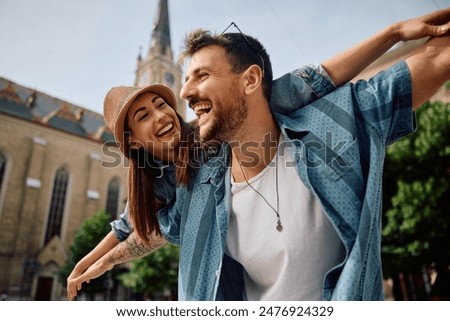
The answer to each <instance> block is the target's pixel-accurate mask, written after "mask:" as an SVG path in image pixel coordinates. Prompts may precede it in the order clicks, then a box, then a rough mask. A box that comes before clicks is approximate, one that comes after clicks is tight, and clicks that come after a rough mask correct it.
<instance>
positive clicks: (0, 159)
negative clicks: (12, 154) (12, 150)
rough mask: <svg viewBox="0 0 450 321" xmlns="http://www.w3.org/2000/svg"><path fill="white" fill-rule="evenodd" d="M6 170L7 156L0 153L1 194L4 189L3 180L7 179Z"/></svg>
mask: <svg viewBox="0 0 450 321" xmlns="http://www.w3.org/2000/svg"><path fill="white" fill-rule="evenodd" d="M5 170H6V156H5V155H4V154H3V153H0V193H1V191H2V187H3V179H4V177H5Z"/></svg>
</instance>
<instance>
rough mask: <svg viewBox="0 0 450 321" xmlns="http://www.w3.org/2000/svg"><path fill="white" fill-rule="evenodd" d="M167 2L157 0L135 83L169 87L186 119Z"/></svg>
mask: <svg viewBox="0 0 450 321" xmlns="http://www.w3.org/2000/svg"><path fill="white" fill-rule="evenodd" d="M167 2H168V1H167V0H159V4H158V9H157V11H156V15H155V20H154V25H153V31H152V36H151V41H150V47H149V50H148V54H147V56H146V57H142V56H141V53H139V56H138V60H137V70H136V80H135V85H136V86H145V85H150V84H155V83H158V84H163V85H166V86H168V87H169V88H171V89H172V91H173V92H174V94H175V97H177V105H178V107H177V111H178V113H179V114H180V115H181V116H182V117H183V118H185V119H186V103H185V101H184V100H183V99H181V98H180V91H181V78H182V67H181V65H180V64H178V63H177V62H175V61H174V57H173V50H172V47H171V41H170V24H169V6H168V3H167Z"/></svg>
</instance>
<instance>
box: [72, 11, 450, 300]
mask: <svg viewBox="0 0 450 321" xmlns="http://www.w3.org/2000/svg"><path fill="white" fill-rule="evenodd" d="M449 12H450V11H449V10H446V11H445V10H444V11H443V13H440V15H442V16H445V17H446V20H445V21H448V14H449ZM435 18H436V17H435ZM423 21H426V19H424V20H423ZM423 21H422V22H423ZM442 22H443V21H442V17H441V20H440V23H442ZM394 29H395V28H394ZM408 30H409V29H408ZM411 30H415V29H414V28H412V29H411ZM444 31H445V30H444ZM403 32H405V31H404V30H403ZM394 33H395V32H394ZM440 34H442V33H440ZM197 36H198V37H197V38H198V39H200V40H198V42H195V41H193V42H192V43H191V44H190V47H189V48H188V49H189V50H188V51H187V56H190V57H191V62H190V66H189V69H188V74H187V78H186V80H187V81H186V84H185V86H184V87H183V90H182V93H181V95H182V96H183V98H185V99H187V100H188V101H189V102H190V105H191V106H192V107H193V108H194V110H195V111H196V113H197V114H198V115H199V126H200V135H201V137H202V139H203V140H204V141H221V142H226V143H229V145H230V146H231V147H232V151H231V155H232V157H231V158H228V156H229V153H228V148H227V146H225V147H224V148H223V149H222V150H221V151H220V154H219V155H218V156H217V157H213V158H211V159H210V161H209V162H208V163H207V164H206V165H205V166H204V167H203V168H202V170H201V171H200V172H199V175H198V177H197V180H196V182H195V184H194V185H193V187H192V188H189V189H177V209H176V211H174V213H175V214H172V213H170V214H169V215H168V217H166V218H165V219H163V220H162V221H160V225H161V230H162V232H163V234H164V236H165V238H166V239H168V240H169V241H171V242H175V243H180V245H181V252H180V253H181V255H180V277H179V288H180V293H179V294H180V298H179V299H180V300H183V299H184V300H214V299H235V300H236V299H242V298H244V299H252V300H256V299H261V300H264V299H267V300H274V299H277V300H278V299H280V300H288V299H289V300H302V299H309V300H313V299H349V300H352V299H353V300H355V299H381V298H382V288H381V279H382V276H381V271H380V262H379V241H380V240H379V237H380V235H379V234H380V233H379V220H380V204H379V196H380V195H381V169H382V159H383V157H382V155H383V151H384V147H385V146H386V144H387V143H390V142H391V141H392V140H394V139H396V138H398V137H399V136H401V135H403V134H405V133H406V132H408V131H411V129H412V128H411V119H412V113H411V110H408V108H409V107H410V105H411V104H410V103H411V93H410V89H411V88H410V80H411V79H413V85H414V87H413V96H412V99H413V103H414V105H415V106H418V105H419V104H421V102H423V101H424V99H426V98H427V97H428V96H429V95H431V94H432V93H433V92H434V91H435V90H436V89H437V88H438V87H439V85H440V84H442V82H443V81H444V79H448V78H450V76H449V74H448V69H444V68H436V69H434V68H432V69H431V70H430V71H431V72H432V73H434V75H435V76H437V75H439V76H440V77H439V78H435V79H431V80H430V79H428V78H430V77H429V76H425V77H424V78H423V79H422V81H421V80H420V79H421V77H420V73H421V72H422V71H423V68H427V67H424V61H426V60H425V59H424V58H432V59H431V61H433V62H435V63H436V64H442V65H443V66H445V67H446V68H447V67H448V66H447V64H448V62H446V60H445V59H447V58H448V52H447V51H448V50H444V51H443V52H442V53H439V54H434V55H433V54H431V53H430V52H429V51H432V50H433V44H441V45H442V43H439V42H438V41H437V40H433V41H431V42H429V43H428V44H427V46H425V47H424V48H425V49H424V50H425V51H424V52H420V51H418V52H417V53H416V54H415V55H414V56H412V57H411V58H409V59H408V60H407V64H405V63H403V64H400V65H397V66H396V67H394V68H393V69H391V70H390V71H388V72H387V73H385V74H383V75H381V76H378V77H377V78H375V80H374V82H373V83H367V82H361V83H359V84H358V85H346V86H344V87H342V88H340V89H338V90H336V91H335V92H333V93H332V94H331V95H329V96H326V97H325V98H323V99H320V100H318V101H317V102H316V103H314V104H312V105H310V106H307V107H305V108H303V109H300V110H297V111H295V109H297V107H298V106H297V105H292V103H291V102H292V101H296V100H295V99H292V97H293V96H294V97H295V93H292V92H289V91H288V92H286V88H289V87H288V86H290V85H291V80H292V79H293V78H294V79H295V78H298V77H296V76H298V75H295V73H293V74H288V75H287V77H286V78H282V79H281V80H280V81H278V82H277V85H276V86H277V89H276V90H275V91H274V92H275V93H276V96H277V95H278V96H277V97H275V98H274V97H272V98H273V99H272V101H275V102H276V103H277V104H275V106H272V107H273V108H278V111H279V112H278V113H275V114H274V116H275V119H274V118H273V117H272V114H270V111H269V108H268V107H269V105H268V99H269V97H270V96H271V93H270V92H271V83H272V79H271V67H270V61H269V60H268V57H267V55H266V53H265V51H264V50H263V48H262V46H261V45H260V44H259V43H258V42H257V41H255V40H254V39H252V38H250V37H248V36H245V35H243V34H224V35H221V36H218V37H212V36H209V35H208V34H207V33H202V32H200V33H199V34H197ZM422 36H423V33H422ZM409 37H410V38H409V39H412V38H414V37H411V35H410V36H409ZM194 38H196V37H193V39H194ZM394 38H395V37H394ZM202 39H203V40H202ZM381 39H382V38H376V39H375V41H378V42H380V41H381V42H382V40H381ZM373 40H374V39H372V41H373ZM390 45H392V43H391V42H389V43H386V44H385V46H384V50H386V49H388V48H389V47H390ZM382 47H383V46H382ZM368 48H369V49H370V48H371V47H368ZM360 49H361V48H360ZM446 49H448V48H446ZM228 51H232V52H234V55H229V52H228ZM355 52H359V50H356V51H350V52H346V53H345V55H347V58H348V57H350V58H352V57H356V56H355ZM368 54H369V55H370V54H372V55H373V57H376V56H377V55H379V54H381V52H379V51H373V52H371V51H370V50H368ZM443 55H444V59H443ZM445 55H447V56H445ZM235 62H237V63H238V64H237V66H236V64H235V65H233V63H235ZM333 62H335V61H334V60H330V61H327V62H325V63H324V64H323V67H324V68H325V70H327V71H328V73H329V74H330V75H331V78H332V79H333V81H334V82H335V83H336V84H342V83H344V82H345V81H348V80H349V79H351V78H352V77H353V76H354V75H352V73H351V72H347V71H345V70H344V72H342V69H345V68H346V66H347V65H344V66H343V67H342V66H341V69H339V68H335V67H336V64H334V65H333ZM353 62H354V65H350V67H355V68H363V67H365V66H366V65H367V64H368V62H370V61H369V60H358V59H353ZM239 63H242V65H240V66H239ZM331 66H333V68H331ZM338 66H339V65H338ZM406 66H408V67H409V69H410V70H411V79H410V76H409V72H408V68H407V67H406ZM433 67H434V66H433ZM347 68H348V67H347ZM421 69H422V70H421ZM334 71H337V74H335V73H334ZM302 72H305V70H302ZM442 74H444V75H442ZM335 75H338V76H335ZM340 75H344V76H340ZM302 77H305V78H306V79H307V78H308V77H309V74H307V75H302ZM389 78H393V81H391V80H389ZM429 80H430V81H429ZM403 81H405V83H404V84H403V83H402V82H403ZM425 82H426V83H427V85H429V87H428V89H426V90H424V91H420V90H419V89H420V86H419V84H420V85H421V84H423V83H425ZM263 83H264V85H263ZM283 90H284V91H283ZM377 90H380V94H374V92H376V91H377ZM386 91H390V92H389V93H388V97H387V98H386V97H383V95H382V94H386ZM381 93H382V94H381ZM317 96H320V95H317ZM392 97H395V98H396V99H395V101H396V102H393V100H392V99H391V98H392ZM316 98H317V97H316ZM380 101H384V102H385V106H383V108H384V107H385V108H386V110H385V111H383V109H381V108H379V107H380ZM366 108H368V111H367V110H366ZM380 110H381V111H382V112H380ZM384 117H386V118H384ZM408 120H409V121H408ZM390 125H392V127H395V126H399V125H402V126H403V125H404V127H405V128H404V130H403V131H401V130H400V131H399V130H394V129H393V128H392V132H390V130H391V128H390ZM228 160H230V162H231V163H230V164H231V170H230V171H227V166H228ZM289 165H293V166H289ZM369 190H370V191H369ZM270 194H272V195H273V197H271V196H270ZM292 199H293V200H294V202H292ZM179 200H180V201H179ZM230 200H231V202H229V201H230ZM248 204H250V205H251V206H248ZM230 212H231V216H230V217H229V216H228V215H229V213H230ZM254 214H257V215H254ZM172 215H173V216H172ZM255 222H257V223H258V224H260V223H261V224H260V225H256V224H255ZM301 229H302V230H301ZM364 229H366V230H367V231H365V230H364ZM300 231H301V232H300ZM255 232H256V233H255ZM292 241H294V242H292ZM127 242H128V243H130V244H131V243H132V242H134V238H132V237H131V238H129V239H127V241H125V242H123V243H122V244H120V249H121V250H123V249H124V248H125V247H126V246H127V244H126V243H127ZM330 244H331V245H333V247H330V246H329V245H330ZM132 245H136V244H132ZM285 249H286V251H284V250H285ZM148 252H149V251H147V253H148ZM135 253H136V252H135ZM144 253H145V250H143V251H140V252H139V255H143V254H144ZM286 253H287V254H286ZM108 257H109V258H111V257H114V255H108ZM131 258H132V255H128V256H127V257H126V259H127V260H129V259H131ZM325 258H326V260H325ZM114 259H115V260H113V261H111V260H109V261H108V264H106V266H107V268H111V267H112V265H114V264H117V263H120V262H123V261H120V260H118V259H117V257H114ZM238 261H239V262H241V263H242V264H239V263H237V262H238ZM369 261H371V262H369ZM303 262H307V263H309V264H303ZM260 267H262V269H261V268H260ZM298 271H300V272H301V273H298ZM305 271H306V272H305ZM103 272H104V271H101V273H103ZM101 273H98V274H95V273H94V274H93V276H94V277H95V276H97V275H99V274H101ZM87 279H89V278H87ZM323 280H324V281H323ZM82 281H83V280H81V282H82ZM347 285H348V286H347ZM299 289H300V290H299Z"/></svg>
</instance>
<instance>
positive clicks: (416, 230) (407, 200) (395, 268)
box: [382, 102, 450, 275]
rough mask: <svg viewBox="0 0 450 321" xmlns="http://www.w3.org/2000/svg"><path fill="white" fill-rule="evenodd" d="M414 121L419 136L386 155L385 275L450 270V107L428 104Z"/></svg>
mask: <svg viewBox="0 0 450 321" xmlns="http://www.w3.org/2000/svg"><path fill="white" fill-rule="evenodd" d="M417 120H418V123H417V127H418V128H417V132H416V133H415V134H413V135H409V136H407V137H405V138H403V139H401V140H400V141H398V142H396V143H395V144H393V145H392V146H390V147H389V148H388V150H387V154H386V163H385V174H384V186H385V199H384V213H385V217H384V225H383V244H382V255H383V262H384V263H383V264H384V268H385V273H386V275H393V274H395V273H398V272H400V271H402V272H417V271H419V270H420V269H421V268H422V266H425V267H430V266H436V267H438V269H439V267H441V268H444V269H446V268H447V267H448V265H449V264H450V247H449V246H448V245H449V244H450V220H449V215H450V202H449V200H448V198H449V197H450V105H449V104H443V103H439V102H437V103H426V104H425V105H424V106H422V107H421V108H420V109H419V110H418V112H417Z"/></svg>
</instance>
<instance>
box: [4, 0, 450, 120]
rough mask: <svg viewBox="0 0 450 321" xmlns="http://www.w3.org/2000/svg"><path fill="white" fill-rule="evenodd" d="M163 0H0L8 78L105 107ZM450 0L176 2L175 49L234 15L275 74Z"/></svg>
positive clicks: (125, 78) (125, 79) (129, 72)
mask: <svg viewBox="0 0 450 321" xmlns="http://www.w3.org/2000/svg"><path fill="white" fill-rule="evenodd" d="M157 6H158V0H77V1H74V0H0V32H1V36H0V77H4V78H7V79H9V80H11V81H13V82H16V83H18V84H19V85H23V86H26V87H30V88H33V89H36V90H38V91H41V92H44V93H46V94H48V95H51V96H53V97H57V98H60V99H62V100H65V101H68V102H70V103H72V104H75V105H78V106H81V107H84V108H87V109H90V110H92V111H95V112H98V113H102V109H103V98H104V96H105V94H106V93H107V91H108V90H109V89H110V88H111V87H113V86H118V85H133V83H134V75H135V69H136V61H137V56H138V54H139V52H140V50H142V54H143V55H146V54H147V51H148V47H149V44H150V37H151V32H152V27H153V22H154V19H155V14H156V11H157ZM448 7H450V0H245V1H244V0H226V1H216V0H169V19H170V28H171V41H172V49H173V51H174V54H175V56H177V55H178V54H179V51H180V46H181V42H182V39H183V37H184V35H185V34H186V33H187V32H189V31H191V30H193V29H196V28H199V27H202V28H205V29H209V30H211V31H217V32H221V31H222V30H223V29H225V28H226V27H227V26H228V25H229V24H230V22H232V21H234V22H235V23H236V24H237V25H238V26H239V28H240V29H241V30H242V31H243V32H244V33H247V34H249V35H252V36H254V37H256V38H258V39H259V40H260V41H261V42H262V43H263V44H264V45H265V47H266V49H267V51H268V53H269V55H270V57H271V59H272V66H273V70H274V77H279V76H281V75H282V74H284V73H285V72H288V71H290V70H293V69H295V68H297V67H299V66H302V65H305V64H311V63H320V62H321V61H323V60H325V59H327V58H330V57H332V56H333V55H334V54H337V53H339V52H340V51H342V50H344V49H346V48H348V47H350V46H352V45H354V44H356V43H358V42H359V41H362V40H363V39H365V38H367V37H369V36H370V35H372V34H374V33H375V32H377V31H379V30H381V29H382V28H383V27H385V26H387V25H389V24H390V23H392V22H396V21H400V20H405V19H409V18H413V17H417V16H421V15H423V14H426V13H429V12H432V11H434V10H438V9H444V8H448Z"/></svg>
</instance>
